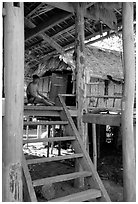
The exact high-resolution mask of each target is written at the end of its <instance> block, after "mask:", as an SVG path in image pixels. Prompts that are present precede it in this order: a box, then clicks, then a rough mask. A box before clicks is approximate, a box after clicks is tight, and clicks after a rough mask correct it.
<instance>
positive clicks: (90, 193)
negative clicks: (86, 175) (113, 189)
mask: <svg viewBox="0 0 138 204" xmlns="http://www.w3.org/2000/svg"><path fill="white" fill-rule="evenodd" d="M99 197H101V191H100V190H97V189H89V190H85V191H81V192H79V193H74V194H71V195H68V196H65V197H61V198H56V199H53V200H50V202H83V201H89V200H92V199H96V198H99Z"/></svg>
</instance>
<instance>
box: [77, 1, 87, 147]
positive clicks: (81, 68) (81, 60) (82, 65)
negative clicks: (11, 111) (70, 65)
mask: <svg viewBox="0 0 138 204" xmlns="http://www.w3.org/2000/svg"><path fill="white" fill-rule="evenodd" d="M74 4H75V51H74V60H75V64H76V102H77V111H78V117H77V127H78V130H79V133H80V135H81V136H82V140H83V143H84V145H85V149H86V148H87V147H88V134H87V132H88V131H87V124H86V123H83V122H82V116H83V114H84V113H86V112H87V105H86V83H85V82H86V76H87V75H86V71H87V70H86V62H85V44H84V40H85V37H84V12H85V3H82V2H78V3H74Z"/></svg>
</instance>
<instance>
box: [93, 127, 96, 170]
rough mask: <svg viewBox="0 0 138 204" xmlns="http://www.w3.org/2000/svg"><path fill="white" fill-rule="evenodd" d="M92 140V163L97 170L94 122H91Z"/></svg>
mask: <svg viewBox="0 0 138 204" xmlns="http://www.w3.org/2000/svg"><path fill="white" fill-rule="evenodd" d="M92 141H93V163H94V166H95V169H96V170H97V138H96V124H92Z"/></svg>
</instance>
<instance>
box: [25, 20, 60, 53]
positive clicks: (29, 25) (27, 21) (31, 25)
mask: <svg viewBox="0 0 138 204" xmlns="http://www.w3.org/2000/svg"><path fill="white" fill-rule="evenodd" d="M25 24H26V25H28V27H29V28H35V27H36V25H35V24H34V23H32V22H31V21H30V20H28V19H27V18H25ZM39 36H40V37H41V38H43V40H44V41H46V42H48V43H49V45H51V46H52V47H54V48H55V49H56V50H57V51H58V52H59V53H61V54H64V49H63V48H62V47H61V46H60V45H59V44H58V43H57V42H56V41H54V40H53V39H52V38H51V37H49V36H48V35H46V34H45V33H40V34H39Z"/></svg>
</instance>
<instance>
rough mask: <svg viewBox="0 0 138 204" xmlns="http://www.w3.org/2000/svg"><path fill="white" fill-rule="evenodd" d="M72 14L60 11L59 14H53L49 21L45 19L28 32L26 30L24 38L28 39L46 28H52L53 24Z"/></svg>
mask: <svg viewBox="0 0 138 204" xmlns="http://www.w3.org/2000/svg"><path fill="white" fill-rule="evenodd" d="M71 16H72V14H70V13H68V12H65V11H62V12H60V13H59V15H58V16H57V15H55V16H54V17H53V18H52V19H50V20H49V21H46V22H45V23H42V24H40V25H39V26H36V27H34V28H32V29H31V30H30V32H28V33H27V34H26V36H25V40H29V39H31V38H33V37H35V36H37V35H39V34H41V33H43V32H45V31H46V30H48V29H50V28H52V27H53V26H54V25H56V24H58V23H60V22H62V21H64V20H65V19H67V18H69V17H71Z"/></svg>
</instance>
